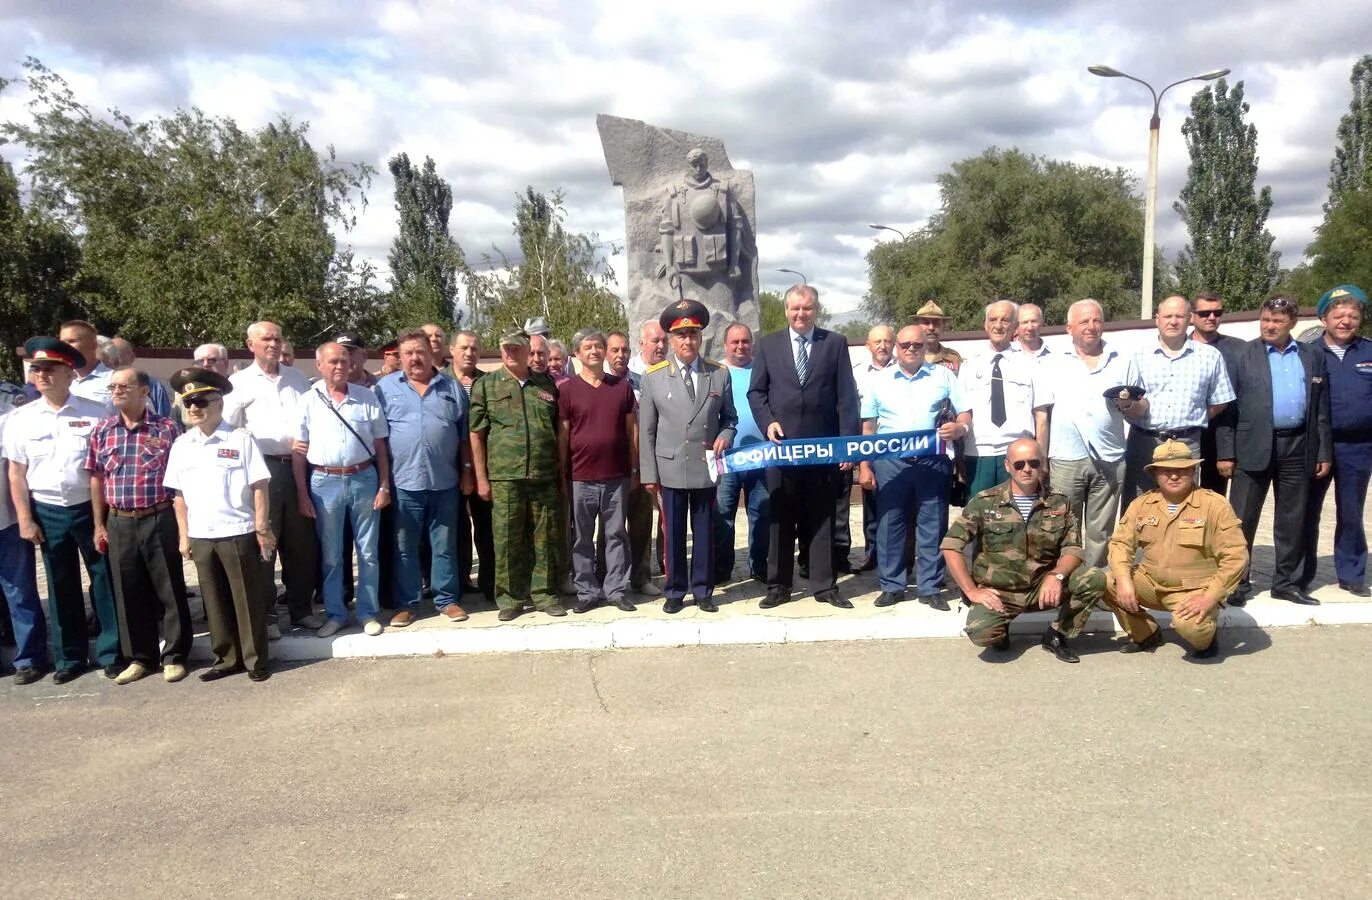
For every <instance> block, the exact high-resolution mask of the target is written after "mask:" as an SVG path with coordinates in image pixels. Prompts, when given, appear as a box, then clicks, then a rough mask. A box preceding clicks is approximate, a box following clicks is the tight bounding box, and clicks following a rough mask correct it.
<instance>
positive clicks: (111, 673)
mask: <svg viewBox="0 0 1372 900" xmlns="http://www.w3.org/2000/svg"><path fill="white" fill-rule="evenodd" d="M125 668H126V666H124V665H123V664H122V663H117V662H112V663H110V664H109V665H108V666H105V668H104V672H105V677H106V678H108V679H110V680H111V681H113V680H114V679H115V678H118V677H119V673H120V672H122V671H124V669H125Z"/></svg>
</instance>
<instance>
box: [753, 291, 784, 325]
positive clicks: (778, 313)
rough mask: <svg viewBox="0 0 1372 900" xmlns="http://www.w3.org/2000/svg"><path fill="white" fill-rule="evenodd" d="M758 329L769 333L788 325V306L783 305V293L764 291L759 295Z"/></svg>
mask: <svg viewBox="0 0 1372 900" xmlns="http://www.w3.org/2000/svg"><path fill="white" fill-rule="evenodd" d="M757 308H758V331H759V333H761V334H767V333H768V332H770V331H780V330H781V329H783V328H785V327H786V308H785V307H784V306H782V303H781V294H780V293H778V292H777V291H763V292H762V293H760V294H758V295H757Z"/></svg>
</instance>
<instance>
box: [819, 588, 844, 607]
mask: <svg viewBox="0 0 1372 900" xmlns="http://www.w3.org/2000/svg"><path fill="white" fill-rule="evenodd" d="M815 599H816V600H818V601H819V602H820V603H827V604H829V605H830V606H832V607H834V608H835V609H852V608H853V604H852V602H851V601H849V600H847V599H845V598H844V596H843V595H842V594H840V593H839V592H838V591H825V592H824V593H823V594H816V595H815Z"/></svg>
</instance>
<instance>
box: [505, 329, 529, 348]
mask: <svg viewBox="0 0 1372 900" xmlns="http://www.w3.org/2000/svg"><path fill="white" fill-rule="evenodd" d="M500 346H502V347H527V346H529V332H527V331H525V330H524V329H523V328H515V329H513V330H511V331H507V332H505V333H504V334H502V335H501V336H500Z"/></svg>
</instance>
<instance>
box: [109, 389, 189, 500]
mask: <svg viewBox="0 0 1372 900" xmlns="http://www.w3.org/2000/svg"><path fill="white" fill-rule="evenodd" d="M179 434H180V431H179V430H178V429H177V427H176V423H175V422H173V421H172V420H171V419H168V418H167V417H166V416H159V415H157V414H156V413H154V412H153V411H152V410H151V409H148V410H146V411H144V413H143V421H142V422H141V423H139V425H138V427H136V428H134V429H133V430H129V428H128V427H127V426H125V425H124V420H123V418H121V417H120V416H111V417H110V418H108V419H104V420H103V421H101V422H100V424H98V425H96V426H95V428H94V429H93V430H92V431H91V438H90V450H89V451H88V452H87V453H86V469H87V470H89V471H91V472H103V473H104V475H105V503H106V504H108V505H109V506H111V507H112V508H114V509H142V508H144V507H148V506H153V505H155V504H158V503H161V502H163V501H165V500H170V499H171V491H169V490H167V489H166V488H165V487H163V485H162V476H163V475H164V474H166V471H167V457H168V455H170V454H171V447H172V442H174V441H175V440H176V438H177V436H178V435H179Z"/></svg>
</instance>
